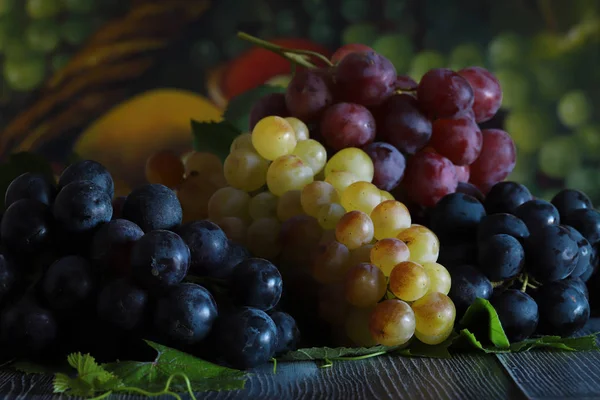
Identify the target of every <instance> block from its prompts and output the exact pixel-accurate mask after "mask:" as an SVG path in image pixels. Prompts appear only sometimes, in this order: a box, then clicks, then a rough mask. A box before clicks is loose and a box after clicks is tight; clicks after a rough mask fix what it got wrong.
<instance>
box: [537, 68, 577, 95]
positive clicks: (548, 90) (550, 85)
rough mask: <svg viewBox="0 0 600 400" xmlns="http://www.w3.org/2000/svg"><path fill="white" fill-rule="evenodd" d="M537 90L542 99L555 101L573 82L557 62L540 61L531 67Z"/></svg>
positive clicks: (570, 76) (569, 74)
mask: <svg viewBox="0 0 600 400" xmlns="http://www.w3.org/2000/svg"><path fill="white" fill-rule="evenodd" d="M531 69H532V75H533V77H534V79H535V83H536V88H537V91H538V93H539V95H540V97H541V98H542V100H547V101H552V102H554V101H557V100H558V99H560V98H561V96H562V95H563V94H564V93H566V92H567V91H568V90H569V88H570V87H571V86H572V83H573V76H572V74H571V73H569V71H568V70H567V69H566V68H564V66H563V65H562V63H559V62H548V61H544V62H540V63H536V64H534V65H533V66H532V67H531Z"/></svg>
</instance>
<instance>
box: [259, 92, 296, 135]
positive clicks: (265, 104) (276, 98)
mask: <svg viewBox="0 0 600 400" xmlns="http://www.w3.org/2000/svg"><path fill="white" fill-rule="evenodd" d="M270 115H276V116H278V117H282V118H286V117H289V116H290V112H289V111H288V109H287V106H286V105H285V95H284V94H283V93H269V94H267V95H265V96H263V97H261V98H260V99H258V100H257V101H256V102H254V104H253V105H252V109H251V110H250V127H249V129H250V131H252V129H254V125H256V124H257V123H258V121H260V120H261V119H263V118H264V117H268V116H270Z"/></svg>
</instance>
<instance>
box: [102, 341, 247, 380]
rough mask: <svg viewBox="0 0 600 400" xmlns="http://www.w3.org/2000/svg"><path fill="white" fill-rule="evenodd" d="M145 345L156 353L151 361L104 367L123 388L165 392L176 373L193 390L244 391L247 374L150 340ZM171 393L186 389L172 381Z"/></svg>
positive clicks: (113, 364) (114, 364)
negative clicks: (183, 375)
mask: <svg viewBox="0 0 600 400" xmlns="http://www.w3.org/2000/svg"><path fill="white" fill-rule="evenodd" d="M145 342H146V343H147V344H148V345H149V346H150V347H152V348H153V349H155V350H156V351H157V353H158V354H157V356H156V359H154V361H151V362H139V361H122V362H115V363H110V364H104V365H103V367H104V368H105V369H106V370H107V371H110V372H112V373H113V374H114V375H116V376H118V377H119V378H120V379H121V380H122V381H123V384H124V385H125V386H130V387H140V388H144V390H147V391H160V390H162V389H164V387H165V384H166V383H167V380H169V378H170V377H171V376H172V375H174V374H176V373H180V374H181V373H183V374H185V375H186V376H187V377H188V379H189V380H190V382H191V385H192V389H193V390H194V391H205V390H238V389H243V388H244V385H245V383H246V374H245V373H244V372H242V371H238V370H235V369H230V368H225V367H221V366H219V365H215V364H212V363H209V362H208V361H204V360H201V359H199V358H196V357H194V356H192V355H189V354H186V353H183V352H181V351H179V350H175V349H172V348H169V347H167V346H163V345H161V344H158V343H154V342H151V341H149V340H146V341H145ZM172 390H174V391H179V392H184V391H186V390H187V388H186V386H185V385H183V384H182V383H181V382H179V381H177V382H173V384H172Z"/></svg>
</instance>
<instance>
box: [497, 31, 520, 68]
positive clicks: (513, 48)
mask: <svg viewBox="0 0 600 400" xmlns="http://www.w3.org/2000/svg"><path fill="white" fill-rule="evenodd" d="M525 42H526V40H525V39H524V38H522V37H521V36H519V35H517V34H515V33H510V32H509V33H501V34H500V35H498V36H496V37H495V38H494V39H492V41H491V42H490V43H489V45H488V58H489V60H490V63H491V64H492V65H493V66H494V67H504V66H512V65H519V64H522V62H523V61H524V59H525V58H526V56H527V49H526V46H525Z"/></svg>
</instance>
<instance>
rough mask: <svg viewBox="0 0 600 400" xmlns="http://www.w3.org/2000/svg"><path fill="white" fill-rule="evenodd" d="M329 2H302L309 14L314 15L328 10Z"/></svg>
mask: <svg viewBox="0 0 600 400" xmlns="http://www.w3.org/2000/svg"><path fill="white" fill-rule="evenodd" d="M327 2H328V0H302V7H303V8H304V10H305V11H306V12H307V13H308V14H310V15H313V14H315V13H317V12H319V11H320V10H322V9H324V8H327Z"/></svg>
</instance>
